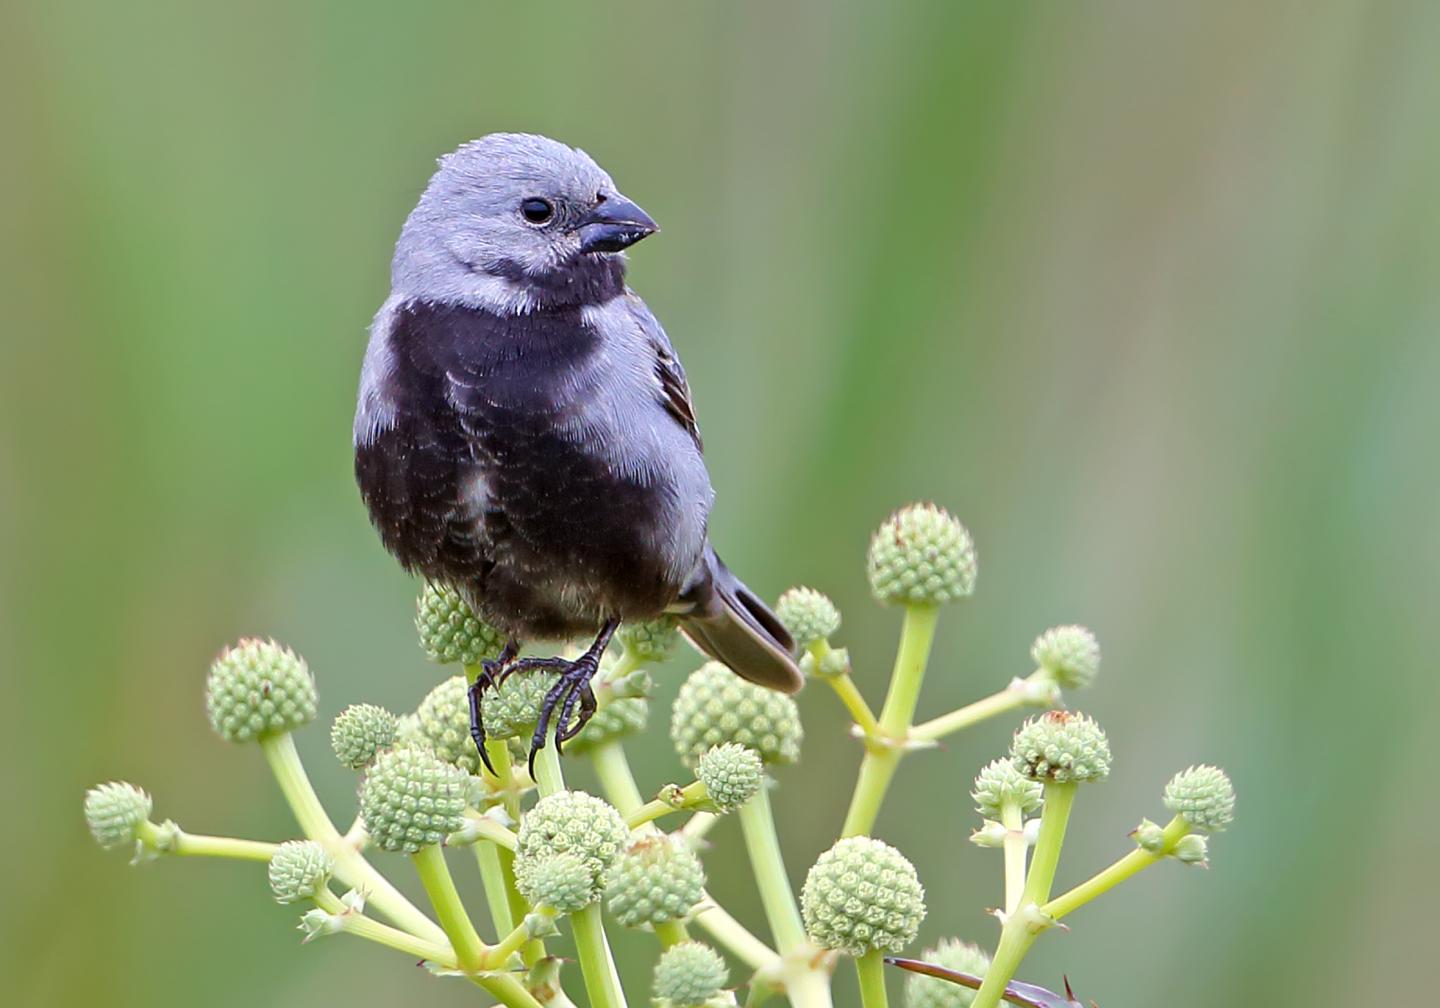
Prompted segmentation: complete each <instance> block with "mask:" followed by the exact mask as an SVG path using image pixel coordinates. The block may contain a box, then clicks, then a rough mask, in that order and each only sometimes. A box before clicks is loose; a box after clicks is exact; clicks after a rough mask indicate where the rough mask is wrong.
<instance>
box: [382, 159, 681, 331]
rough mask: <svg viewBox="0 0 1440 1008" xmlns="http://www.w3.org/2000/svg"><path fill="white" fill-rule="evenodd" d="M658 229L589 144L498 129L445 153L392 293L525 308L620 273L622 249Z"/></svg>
mask: <svg viewBox="0 0 1440 1008" xmlns="http://www.w3.org/2000/svg"><path fill="white" fill-rule="evenodd" d="M656 230H657V228H656V226H655V222H654V221H653V220H651V219H650V217H649V215H648V214H646V213H645V211H643V210H641V209H640V208H639V207H638V206H636V205H635V204H634V203H632V202H631V201H630V200H628V199H626V198H625V197H624V196H622V195H621V194H620V193H619V191H618V190H617V189H616V188H615V183H614V182H613V181H611V179H610V176H609V175H607V174H605V172H604V171H602V170H601V168H600V166H599V165H597V164H596V163H595V162H594V161H593V160H592V159H591V158H590V156H589V155H588V154H586V153H585V152H584V151H581V150H576V149H574V148H572V147H567V146H565V145H564V144H562V143H559V142H557V141H555V140H551V139H549V138H547V137H542V136H534V135H531V134H525V133H492V134H490V135H489V136H485V137H481V138H480V139H479V140H473V141H471V142H470V143H467V144H465V145H464V146H463V147H461V148H460V149H459V150H457V151H455V152H454V153H452V154H447V155H446V156H445V157H443V158H441V159H440V167H439V168H438V169H437V170H436V172H435V174H434V175H433V176H432V177H431V179H430V184H429V185H428V186H426V188H425V193H424V195H422V196H421V197H420V202H419V203H418V204H417V205H416V207H415V209H414V210H413V211H411V213H410V217H409V219H407V220H406V222H405V227H404V229H403V230H402V231H401V234H400V241H399V242H398V243H397V245H396V247H395V260H394V263H393V265H392V269H391V279H392V286H393V291H392V293H393V294H396V295H400V296H406V297H426V298H432V299H436V300H450V301H459V302H463V303H470V304H476V305H478V306H481V307H487V308H492V309H496V310H503V311H507V312H520V311H527V310H530V309H531V308H533V307H535V306H536V304H537V303H539V302H541V301H543V300H544V299H545V298H546V297H547V296H548V297H552V298H555V297H560V298H564V297H581V296H583V289H584V287H585V286H586V285H587V284H590V283H594V282H597V281H599V280H602V279H604V278H610V277H613V278H614V279H613V283H614V284H618V283H620V282H621V281H620V277H621V276H622V271H623V264H622V263H621V262H620V259H621V256H619V255H618V253H620V252H621V250H623V249H625V248H627V247H629V246H630V245H633V244H634V243H635V242H637V241H639V240H640V239H642V238H644V237H645V236H646V235H649V234H653V233H654V232H655V231H656Z"/></svg>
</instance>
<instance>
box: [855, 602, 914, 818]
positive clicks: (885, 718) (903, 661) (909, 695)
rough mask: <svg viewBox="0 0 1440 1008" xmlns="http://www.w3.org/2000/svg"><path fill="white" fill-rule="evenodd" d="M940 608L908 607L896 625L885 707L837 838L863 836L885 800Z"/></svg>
mask: <svg viewBox="0 0 1440 1008" xmlns="http://www.w3.org/2000/svg"><path fill="white" fill-rule="evenodd" d="M938 613H939V610H938V609H937V608H936V607H935V606H907V607H906V608H905V622H904V623H903V624H902V626H901V628H900V647H899V649H898V650H897V651H896V653H895V669H894V671H893V672H892V673H891V675H890V688H889V690H888V691H887V692H886V694H885V706H884V707H882V708H881V710H880V723H879V730H878V733H877V735H878V737H877V739H876V744H873V745H869V746H867V747H866V749H865V758H864V760H862V761H861V763H860V777H859V780H858V781H856V784H855V793H854V795H853V796H852V797H851V799H850V811H849V812H847V813H846V815H845V825H844V827H843V828H842V829H841V831H840V834H841V836H858V835H861V834H867V833H869V832H870V830H871V829H873V828H874V826H875V819H876V817H877V816H878V815H879V814H880V805H881V803H882V802H883V801H884V800H885V792H886V791H887V790H889V787H890V781H891V779H892V778H893V777H894V776H895V769H896V767H898V766H899V765H900V756H901V749H900V747H901V746H903V745H904V744H905V742H906V740H907V738H908V735H909V732H910V722H911V719H912V718H914V716H915V705H916V703H918V702H919V699H920V684H921V683H922V682H923V681H924V679H925V665H926V663H927V662H928V661H929V660H930V645H931V643H932V642H933V641H934V640H935V622H936V618H937V615H938Z"/></svg>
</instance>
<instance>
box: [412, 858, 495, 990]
mask: <svg viewBox="0 0 1440 1008" xmlns="http://www.w3.org/2000/svg"><path fill="white" fill-rule="evenodd" d="M411 860H413V861H414V862H415V869H416V870H417V871H418V872H419V873H420V881H421V883H422V884H423V885H424V886H425V892H426V893H427V894H428V895H429V896H430V905H431V906H433V907H434V908H435V915H436V916H437V917H439V918H440V926H441V927H442V928H444V929H445V934H446V935H447V936H448V937H449V939H450V944H451V946H452V947H453V948H454V949H455V956H456V958H457V959H458V960H459V962H460V966H461V968H462V969H465V970H467V971H468V972H471V973H475V972H478V971H480V970H482V969H484V968H485V953H486V951H487V946H486V945H485V943H484V942H483V941H481V940H480V935H479V934H478V933H477V932H476V931H475V925H474V924H473V923H472V922H471V920H470V915H469V914H467V913H466V912H465V906H464V904H462V903H461V902H460V893H459V891H458V890H456V888H455V880H454V879H453V878H451V876H450V868H449V866H448V865H446V864H445V854H444V853H443V852H442V851H441V850H440V848H439V847H438V846H437V845H435V844H431V845H430V846H428V847H421V848H420V849H419V850H418V851H416V852H415V853H414V854H413V855H411Z"/></svg>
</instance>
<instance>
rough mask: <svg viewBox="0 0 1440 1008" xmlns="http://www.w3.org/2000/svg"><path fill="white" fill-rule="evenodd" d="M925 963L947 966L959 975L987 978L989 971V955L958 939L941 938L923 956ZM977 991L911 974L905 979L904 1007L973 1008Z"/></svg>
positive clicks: (921, 955) (978, 947) (975, 946)
mask: <svg viewBox="0 0 1440 1008" xmlns="http://www.w3.org/2000/svg"><path fill="white" fill-rule="evenodd" d="M920 958H921V959H923V960H924V961H925V962H928V963H934V964H935V965H936V966H944V967H945V968H946V969H952V970H955V971H956V972H957V973H969V974H970V975H971V976H973V977H981V978H984V976H985V973H986V972H987V971H988V970H989V969H990V956H989V954H988V953H986V951H985V950H984V949H982V948H980V946H978V945H971V944H970V943H969V942H963V941H961V940H960V939H958V938H942V939H940V942H939V943H938V944H937V945H935V946H933V947H932V948H927V949H926V950H925V951H924V952H922V953H921V954H920ZM975 993H976V992H975V991H973V990H971V989H970V988H969V987H962V986H961V985H960V984H954V983H951V982H950V981H948V980H941V979H939V978H938V977H929V976H924V975H922V974H919V973H911V974H910V975H909V976H907V977H906V978H905V1008H970V1004H971V1002H973V1001H974V1000H975Z"/></svg>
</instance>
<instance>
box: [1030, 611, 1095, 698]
mask: <svg viewBox="0 0 1440 1008" xmlns="http://www.w3.org/2000/svg"><path fill="white" fill-rule="evenodd" d="M1030 657H1031V658H1033V659H1034V660H1035V664H1036V665H1038V666H1040V668H1041V669H1043V670H1044V671H1045V672H1046V673H1047V674H1048V675H1049V676H1050V677H1051V678H1052V679H1054V680H1055V682H1056V683H1058V684H1059V685H1060V686H1061V687H1063V688H1064V689H1079V688H1081V687H1085V686H1089V685H1090V684H1091V683H1093V682H1094V681H1095V675H1096V673H1098V672H1099V671H1100V643H1099V641H1097V640H1096V639H1095V635H1094V634H1093V633H1091V632H1090V631H1089V630H1087V629H1085V628H1084V627H1082V626H1073V625H1072V626H1057V627H1051V628H1050V629H1049V630H1046V631H1045V632H1044V633H1042V634H1041V635H1040V636H1039V637H1036V638H1035V643H1034V645H1033V646H1032V647H1031V648H1030Z"/></svg>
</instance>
